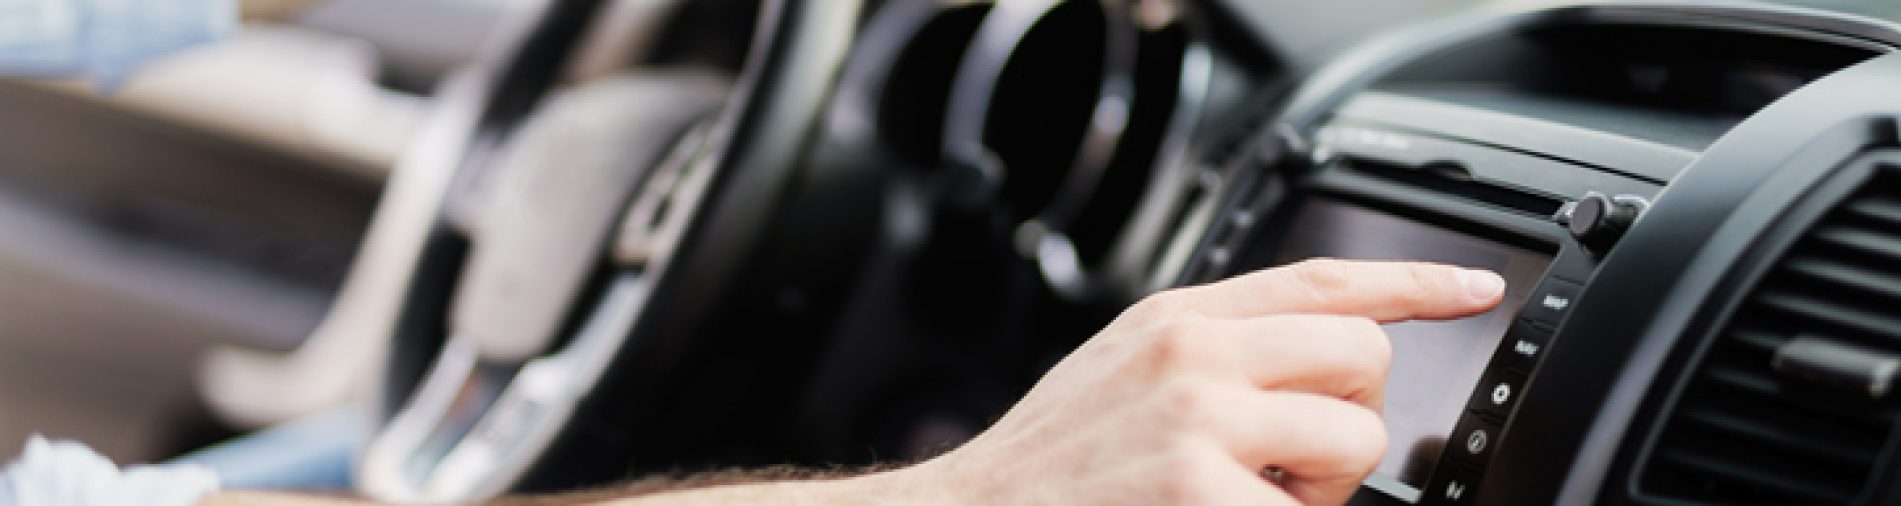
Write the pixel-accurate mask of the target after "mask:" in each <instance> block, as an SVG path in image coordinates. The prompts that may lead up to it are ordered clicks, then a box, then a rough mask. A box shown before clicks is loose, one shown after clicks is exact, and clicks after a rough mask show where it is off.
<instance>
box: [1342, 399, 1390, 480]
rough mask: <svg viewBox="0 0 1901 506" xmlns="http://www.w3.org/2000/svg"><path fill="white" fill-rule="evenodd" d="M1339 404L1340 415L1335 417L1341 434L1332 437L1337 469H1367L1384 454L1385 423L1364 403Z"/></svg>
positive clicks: (1350, 470) (1376, 463) (1365, 470)
mask: <svg viewBox="0 0 1901 506" xmlns="http://www.w3.org/2000/svg"><path fill="white" fill-rule="evenodd" d="M1341 404H1342V406H1344V407H1345V409H1343V410H1342V413H1343V416H1341V417H1339V418H1340V419H1339V420H1337V421H1336V423H1338V427H1339V428H1340V432H1339V434H1340V436H1341V437H1337V438H1335V439H1334V441H1336V442H1335V443H1334V444H1335V445H1337V452H1336V455H1337V456H1338V458H1339V459H1340V461H1339V464H1340V466H1341V469H1342V470H1343V471H1347V472H1352V473H1359V474H1364V473H1367V472H1371V471H1372V470H1373V468H1374V467H1375V466H1378V465H1379V463H1380V460H1381V459H1383V458H1385V456H1386V424H1385V422H1383V421H1381V420H1380V416H1379V414H1378V413H1374V412H1373V411H1372V410H1370V409H1367V408H1366V407H1364V406H1360V405H1357V404H1348V403H1341Z"/></svg>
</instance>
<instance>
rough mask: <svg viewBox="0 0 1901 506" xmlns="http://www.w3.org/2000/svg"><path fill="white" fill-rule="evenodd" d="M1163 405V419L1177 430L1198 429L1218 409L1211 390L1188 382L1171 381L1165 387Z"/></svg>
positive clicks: (1163, 388) (1162, 396) (1163, 389)
mask: <svg viewBox="0 0 1901 506" xmlns="http://www.w3.org/2000/svg"><path fill="white" fill-rule="evenodd" d="M1161 404H1162V414H1163V417H1164V418H1165V419H1167V420H1169V421H1170V425H1172V426H1174V428H1176V429H1192V428H1193V427H1198V426H1200V425H1201V422H1202V421H1203V420H1206V419H1207V418H1208V416H1209V415H1210V414H1212V413H1213V412H1214V411H1215V410H1216V409H1218V407H1217V406H1215V404H1216V401H1215V399H1214V395H1213V393H1212V392H1210V391H1209V389H1207V388H1204V387H1203V386H1202V385H1201V384H1199V383H1197V382H1193V381H1187V380H1177V381H1171V382H1169V383H1167V384H1166V385H1165V386H1163V387H1162V393H1161Z"/></svg>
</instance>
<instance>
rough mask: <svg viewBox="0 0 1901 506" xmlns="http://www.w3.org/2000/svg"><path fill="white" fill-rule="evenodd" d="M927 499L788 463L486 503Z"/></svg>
mask: <svg viewBox="0 0 1901 506" xmlns="http://www.w3.org/2000/svg"><path fill="white" fill-rule="evenodd" d="M893 502H903V503H905V504H931V503H939V502H944V501H942V500H941V498H938V497H933V495H932V494H929V493H927V492H926V491H925V490H924V489H923V488H921V487H918V486H915V483H914V481H913V480H912V479H911V478H910V475H908V474H906V473H900V472H897V471H896V470H894V469H864V470H837V469H806V468H795V467H789V466H782V467H771V468H764V469H730V470H721V471H713V472H706V473H697V474H689V475H684V476H657V477H650V478H644V479H641V480H637V481H634V482H630V483H627V484H623V485H618V486H612V487H604V488H599V489H594V490H584V491H578V492H568V493H561V494H551V495H539V496H513V497H506V498H501V499H496V500H494V501H490V502H489V503H488V504H489V505H490V506H542V505H556V504H563V505H565V504H602V505H614V506H650V505H727V504H734V505H738V504H793V505H796V504H827V505H832V504H888V503H893ZM200 504H201V506H219V505H227V504H230V505H236V504H246V505H268V506H304V505H309V506H329V505H343V504H359V503H357V502H356V501H351V500H348V499H344V498H338V497H322V496H307V495H292V494H281V493H268V492H224V493H219V494H214V495H212V496H211V497H207V498H206V499H205V500H204V501H203V502H201V503H200Z"/></svg>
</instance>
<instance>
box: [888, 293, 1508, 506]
mask: <svg viewBox="0 0 1901 506" xmlns="http://www.w3.org/2000/svg"><path fill="white" fill-rule="evenodd" d="M1504 288H1505V285H1504V281H1503V280H1501V279H1500V278H1499V277H1498V276H1497V275H1495V274H1492V273H1490V272H1486V271H1474V270H1467V269H1460V268H1455V267H1448V266H1441V265H1431V264H1417V263H1383V262H1349V261H1340V260H1313V261H1307V262H1302V263H1299V264H1295V265H1291V266H1287V267H1282V268H1277V269H1269V270H1264V271H1259V272H1255V273H1251V274H1246V275H1242V276H1238V277H1235V278H1231V279H1228V280H1225V281H1221V282H1218V283H1214V284H1209V285H1204V286H1197V287H1190V288H1182V289H1177V290H1171V291H1168V292H1164V293H1160V294H1156V295H1154V296H1151V297H1149V298H1147V299H1144V300H1143V301H1141V302H1140V303H1137V304H1135V305H1134V306H1132V307H1130V308H1129V309H1128V310H1127V311H1125V312H1123V313H1122V315H1121V316H1120V317H1118V318H1117V319H1116V320H1115V322H1113V323H1111V324H1109V326H1108V327H1107V328H1105V329H1103V331H1102V332H1101V333H1099V334H1097V335H1096V336H1095V337H1094V338H1092V339H1090V341H1089V342H1088V343H1085V344H1084V345H1083V346H1082V347H1081V348H1079V349H1077V350H1076V352H1075V353H1072V354H1071V355H1070V356H1069V357H1068V358H1066V359H1064V360H1063V361H1062V362H1061V363H1058V364H1057V365H1056V367H1055V368H1054V369H1052V370H1050V372H1049V374H1048V375H1046V376H1044V378H1043V379H1042V381H1041V382H1039V383H1038V384H1037V385H1036V387H1035V388H1034V389H1032V390H1031V391H1030V393H1029V394H1028V395H1027V396H1025V397H1024V398H1023V399H1022V400H1021V401H1020V402H1018V403H1017V405H1016V407H1014V408H1012V409H1011V411H1010V412H1009V413H1008V414H1007V415H1005V416H1004V417H1003V419H1002V420H1001V421H999V422H998V423H997V424H996V425H995V426H993V427H991V428H990V429H989V430H988V431H986V432H984V433H983V434H982V435H980V436H978V437H977V438H976V439H974V440H972V441H971V442H969V443H968V444H966V445H964V446H963V447H961V448H958V449H957V450H955V451H952V452H951V453H948V454H945V455H944V456H942V457H939V458H938V459H935V460H932V461H929V462H926V463H924V464H920V465H918V466H916V467H913V468H911V469H906V470H904V471H899V472H897V473H891V474H895V475H906V476H903V478H904V481H907V482H909V483H910V484H911V485H912V486H910V487H904V488H906V489H908V490H910V491H912V492H921V493H925V494H926V495H927V497H928V496H932V495H935V496H937V497H938V498H943V499H949V500H950V502H960V503H972V504H1022V503H1062V504H1101V503H1130V504H1158V503H1166V504H1288V503H1294V502H1302V503H1318V504H1339V503H1342V502H1345V501H1346V499H1347V498H1348V497H1349V496H1351V495H1352V494H1353V492H1354V490H1355V489H1356V487H1357V486H1358V485H1359V483H1360V481H1361V480H1362V479H1364V478H1365V477H1366V474H1367V473H1368V472H1370V471H1371V470H1372V469H1373V467H1374V466H1375V465H1377V464H1378V463H1379V461H1380V458H1381V457H1382V455H1384V453H1385V448H1386V431H1385V426H1384V424H1383V423H1382V422H1381V420H1380V417H1379V409H1380V404H1381V401H1382V398H1381V394H1382V390H1383V389H1384V385H1385V380H1386V370H1387V366H1388V363H1389V360H1390V358H1391V353H1392V348H1391V347H1390V344H1389V343H1388V342H1387V338H1386V335H1385V333H1384V332H1382V331H1381V330H1380V328H1379V325H1378V324H1379V323H1382V322H1393V321H1400V320H1408V319H1415V318H1424V319H1444V318H1457V317H1463V316H1469V315H1472V314H1476V313H1480V312H1484V311H1486V310H1488V309H1490V308H1491V307H1492V306H1494V305H1496V304H1497V303H1498V300H1499V297H1500V296H1501V294H1503V293H1504ZM1268 468H1273V469H1277V470H1279V472H1280V473H1281V474H1282V476H1283V478H1282V479H1281V481H1280V482H1279V483H1278V484H1277V483H1274V482H1271V481H1269V480H1267V479H1265V478H1263V476H1262V470H1264V469H1268ZM890 478H897V476H890ZM914 499H915V497H914Z"/></svg>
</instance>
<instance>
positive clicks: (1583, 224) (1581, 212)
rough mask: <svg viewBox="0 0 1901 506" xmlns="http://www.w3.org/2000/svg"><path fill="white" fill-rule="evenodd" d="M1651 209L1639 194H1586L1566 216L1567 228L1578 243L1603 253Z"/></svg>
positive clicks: (1572, 206) (1573, 205)
mask: <svg viewBox="0 0 1901 506" xmlns="http://www.w3.org/2000/svg"><path fill="white" fill-rule="evenodd" d="M1649 207H1650V202H1649V201H1647V200H1644V198H1643V197H1639V196H1636V195H1618V196H1615V197H1612V196H1608V195H1605V194H1602V193H1598V192H1589V193H1586V194H1584V198H1581V199H1578V201H1577V202H1576V203H1574V204H1572V205H1571V206H1570V210H1569V211H1568V212H1566V213H1565V215H1564V218H1565V219H1564V222H1565V227H1567V228H1569V229H1570V230H1571V235H1572V236H1573V237H1576V238H1578V242H1581V243H1584V245H1585V246H1588V247H1590V248H1591V249H1595V250H1603V249H1605V248H1608V247H1610V246H1611V245H1612V244H1616V243H1617V239H1618V238H1620V237H1623V236H1624V231H1626V230H1629V229H1630V224H1631V223H1634V222H1636V221H1637V217H1638V216H1639V215H1641V214H1643V212H1644V210H1645V209H1648V208H1649Z"/></svg>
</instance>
